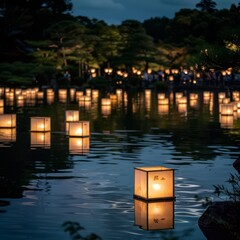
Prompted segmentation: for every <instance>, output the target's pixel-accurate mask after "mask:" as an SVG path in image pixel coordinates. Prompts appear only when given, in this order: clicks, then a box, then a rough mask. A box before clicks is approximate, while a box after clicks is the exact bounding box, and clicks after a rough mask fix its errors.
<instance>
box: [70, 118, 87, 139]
mask: <svg viewBox="0 0 240 240" xmlns="http://www.w3.org/2000/svg"><path fill="white" fill-rule="evenodd" d="M89 135H90V123H89V122H88V121H77V122H69V136H70V137H89Z"/></svg>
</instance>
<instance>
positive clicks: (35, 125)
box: [31, 117, 51, 132]
mask: <svg viewBox="0 0 240 240" xmlns="http://www.w3.org/2000/svg"><path fill="white" fill-rule="evenodd" d="M49 131H51V118H50V117H31V132H49Z"/></svg>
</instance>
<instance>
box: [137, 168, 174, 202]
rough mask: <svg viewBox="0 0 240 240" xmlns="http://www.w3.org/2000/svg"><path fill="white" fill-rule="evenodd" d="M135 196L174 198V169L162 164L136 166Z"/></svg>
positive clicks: (147, 198) (151, 198)
mask: <svg viewBox="0 0 240 240" xmlns="http://www.w3.org/2000/svg"><path fill="white" fill-rule="evenodd" d="M134 196H135V197H138V198H141V199H144V200H157V199H171V198H172V199H173V198H174V197H175V196H174V170H173V169H169V168H166V167H161V166H156V167H138V168H135V171H134Z"/></svg>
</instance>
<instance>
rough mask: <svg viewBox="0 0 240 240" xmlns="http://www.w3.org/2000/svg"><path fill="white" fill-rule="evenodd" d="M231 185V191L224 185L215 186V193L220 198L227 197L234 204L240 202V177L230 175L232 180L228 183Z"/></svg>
mask: <svg viewBox="0 0 240 240" xmlns="http://www.w3.org/2000/svg"><path fill="white" fill-rule="evenodd" d="M227 182H228V183H229V184H230V185H231V189H230V190H229V189H228V188H226V187H225V186H224V185H223V184H218V185H214V186H213V187H214V193H215V194H216V195H217V196H218V197H220V195H226V196H227V197H228V198H229V199H230V200H232V201H233V202H235V203H236V202H237V201H239V200H240V176H238V175H237V174H230V178H229V179H228V181H227Z"/></svg>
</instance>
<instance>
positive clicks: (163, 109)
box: [158, 104, 169, 115]
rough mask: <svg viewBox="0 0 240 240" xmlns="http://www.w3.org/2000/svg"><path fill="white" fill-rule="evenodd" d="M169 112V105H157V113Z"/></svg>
mask: <svg viewBox="0 0 240 240" xmlns="http://www.w3.org/2000/svg"><path fill="white" fill-rule="evenodd" d="M168 112H169V105H166V104H159V105H158V113H159V114H161V115H162V114H167V113H168Z"/></svg>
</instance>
